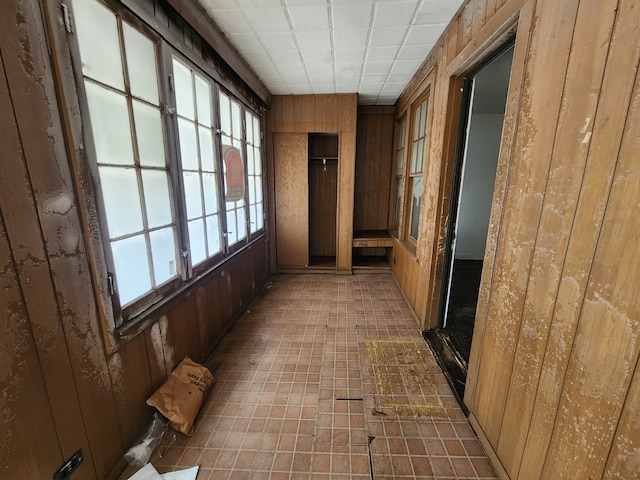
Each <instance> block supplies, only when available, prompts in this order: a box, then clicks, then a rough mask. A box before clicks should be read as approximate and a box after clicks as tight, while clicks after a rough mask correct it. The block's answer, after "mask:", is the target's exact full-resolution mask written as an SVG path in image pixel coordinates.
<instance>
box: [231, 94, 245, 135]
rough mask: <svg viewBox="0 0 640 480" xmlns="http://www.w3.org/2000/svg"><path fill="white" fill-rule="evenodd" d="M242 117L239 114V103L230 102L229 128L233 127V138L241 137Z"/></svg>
mask: <svg viewBox="0 0 640 480" xmlns="http://www.w3.org/2000/svg"><path fill="white" fill-rule="evenodd" d="M241 123H242V117H241V116H240V105H238V104H237V103H236V102H233V101H232V102H231V128H232V129H233V138H241V137H242V127H241Z"/></svg>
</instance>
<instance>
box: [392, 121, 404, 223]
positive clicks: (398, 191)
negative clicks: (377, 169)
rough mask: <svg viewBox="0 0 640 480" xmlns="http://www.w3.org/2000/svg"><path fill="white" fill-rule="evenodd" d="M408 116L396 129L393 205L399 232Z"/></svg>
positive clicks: (394, 221)
mask: <svg viewBox="0 0 640 480" xmlns="http://www.w3.org/2000/svg"><path fill="white" fill-rule="evenodd" d="M406 120H407V119H406V118H403V119H402V120H401V121H400V122H399V123H398V127H397V129H396V155H395V156H396V168H395V186H394V188H395V197H394V200H395V202H394V205H393V206H392V215H393V221H392V225H393V230H395V231H396V232H398V231H399V230H400V209H401V207H402V191H403V183H404V177H403V175H404V141H405V138H404V137H405V133H406V127H407V122H406Z"/></svg>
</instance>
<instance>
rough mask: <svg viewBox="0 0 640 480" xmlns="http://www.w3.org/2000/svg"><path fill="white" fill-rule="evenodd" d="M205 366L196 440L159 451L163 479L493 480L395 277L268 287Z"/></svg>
mask: <svg viewBox="0 0 640 480" xmlns="http://www.w3.org/2000/svg"><path fill="white" fill-rule="evenodd" d="M389 345H391V346H393V345H401V346H402V347H403V348H404V347H405V346H406V348H407V349H408V350H407V349H405V350H402V351H395V350H393V351H392V350H389V348H390V347H389ZM385 349H386V350H385ZM372 352H373V353H372ZM388 352H391V353H388ZM372 355H373V356H372ZM385 355H387V358H390V357H388V356H389V355H391V356H392V357H393V361H390V362H388V363H387V364H384V363H382V364H381V365H383V366H384V368H381V367H380V365H378V366H377V367H376V366H375V365H373V363H375V362H376V361H379V360H380V358H383V357H384V356H385ZM372 358H373V359H374V361H373V362H372ZM416 359H419V361H418V362H416ZM412 362H413V363H412ZM207 366H208V367H209V368H210V369H211V371H212V372H213V374H214V376H215V379H216V383H215V385H214V387H213V389H212V390H211V393H210V394H209V397H208V398H207V401H206V403H205V405H204V406H203V408H202V410H201V413H200V415H199V418H198V420H197V422H196V433H195V434H194V436H193V437H190V438H189V437H184V436H182V435H180V434H178V435H177V438H176V440H175V442H174V443H173V445H172V446H171V447H169V449H168V450H166V449H165V450H166V451H164V452H162V453H163V455H162V457H160V455H159V453H160V451H159V450H156V452H154V455H153V457H152V459H151V461H152V463H153V464H154V465H155V466H156V467H157V468H158V470H159V471H161V472H166V471H172V470H177V469H182V468H184V467H185V466H191V465H195V464H197V465H200V467H201V468H200V473H199V475H198V480H213V479H216V480H217V479H226V478H228V479H261V478H265V479H266V478H269V479H280V478H281V479H304V480H312V479H313V480H315V479H327V480H336V479H341V478H344V479H349V478H351V479H361V480H365V479H371V478H373V479H376V480H382V479H391V478H401V479H404V478H406V479H410V478H414V479H433V478H444V477H448V478H473V479H481V478H482V479H488V478H496V477H495V474H494V472H493V470H492V468H491V465H490V463H489V461H488V460H487V458H486V456H485V455H484V452H483V450H482V447H481V445H480V443H479V441H478V440H477V438H476V437H475V434H474V433H473V430H472V429H471V428H470V426H469V424H468V423H467V421H466V418H465V417H464V415H463V413H462V411H461V410H460V408H459V407H458V406H457V404H456V403H455V401H454V397H453V395H452V393H451V390H450V389H449V387H448V385H447V383H446V380H445V378H444V376H443V375H442V373H441V371H440V370H439V368H438V366H437V364H436V361H435V359H434V358H433V355H431V352H430V351H429V349H428V348H427V347H426V345H425V344H424V341H423V339H422V337H421V335H420V331H419V328H418V327H417V325H416V322H415V319H414V316H413V313H412V311H411V309H410V307H409V306H408V304H407V303H406V301H405V299H404V297H403V296H402V293H401V292H400V290H399V289H398V287H397V285H396V283H395V281H394V280H393V277H392V276H391V274H366V275H354V276H344V275H276V276H273V277H271V279H270V280H269V282H268V284H267V286H266V287H265V288H264V290H263V292H262V293H261V295H260V296H259V298H258V299H257V300H256V301H255V302H254V303H253V304H252V306H251V307H250V309H249V310H248V311H247V312H246V314H245V315H244V316H243V317H242V318H241V319H240V320H239V321H238V322H237V323H236V324H235V325H234V327H233V329H232V331H231V332H230V333H229V334H228V335H227V336H226V337H225V339H224V340H223V341H222V343H221V344H220V345H219V346H218V348H217V349H216V351H215V353H214V355H213V356H212V358H211V359H210V360H209V361H208V362H207ZM387 367H388V368H387ZM418 367H419V368H418ZM418 370H419V376H418V377H411V376H409V375H408V373H412V374H415V372H416V371H418ZM424 376H428V381H424V379H425V377H424ZM416 405H418V406H417V407H416ZM438 405H440V406H442V407H443V409H444V410H442V409H440V410H438V411H437V412H436V410H435V409H434V406H438ZM398 406H399V407H398ZM436 413H437V414H436Z"/></svg>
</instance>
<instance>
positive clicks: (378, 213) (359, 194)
mask: <svg viewBox="0 0 640 480" xmlns="http://www.w3.org/2000/svg"><path fill="white" fill-rule="evenodd" d="M393 113H394V110H393V107H391V108H389V107H359V108H358V132H357V135H356V181H355V200H354V212H353V228H354V230H386V229H387V228H388V217H389V202H390V198H389V191H390V189H391V181H390V179H391V178H393V176H394V175H393V174H392V172H391V168H392V163H393V122H394V120H393Z"/></svg>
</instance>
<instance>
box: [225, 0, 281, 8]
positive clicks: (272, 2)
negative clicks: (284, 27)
mask: <svg viewBox="0 0 640 480" xmlns="http://www.w3.org/2000/svg"><path fill="white" fill-rule="evenodd" d="M236 2H237V3H238V5H240V7H242V8H244V9H247V8H265V7H279V6H281V5H282V3H281V2H280V0H236Z"/></svg>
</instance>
